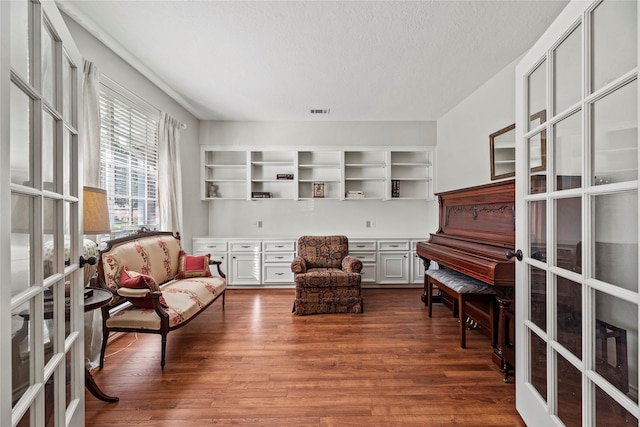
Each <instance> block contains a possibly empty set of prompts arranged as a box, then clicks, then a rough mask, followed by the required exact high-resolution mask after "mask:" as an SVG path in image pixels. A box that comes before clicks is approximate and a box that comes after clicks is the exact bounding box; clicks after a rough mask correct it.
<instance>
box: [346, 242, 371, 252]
mask: <svg viewBox="0 0 640 427" xmlns="http://www.w3.org/2000/svg"><path fill="white" fill-rule="evenodd" d="M375 250H376V242H375V240H369V241H367V240H349V252H351V251H375Z"/></svg>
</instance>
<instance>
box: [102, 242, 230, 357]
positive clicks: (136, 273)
mask: <svg viewBox="0 0 640 427" xmlns="http://www.w3.org/2000/svg"><path fill="white" fill-rule="evenodd" d="M209 258H210V257H209V256H208V255H205V256H202V257H191V256H189V255H187V254H185V253H184V252H183V251H182V249H181V246H180V240H179V236H174V235H173V234H172V233H170V232H146V233H140V234H136V235H133V236H128V237H123V238H121V239H115V240H112V241H110V242H108V243H107V247H106V248H105V249H104V250H102V251H101V252H100V261H99V263H98V282H99V284H100V285H101V286H102V287H104V288H106V289H108V290H110V291H111V292H112V293H113V299H112V301H111V303H110V304H108V305H106V306H104V307H102V316H103V321H102V322H103V325H102V326H103V342H102V349H101V352H100V367H103V366H104V355H105V350H106V346H107V339H108V337H109V334H110V333H111V332H144V333H153V334H159V335H161V336H162V358H161V361H160V366H161V367H162V368H163V369H164V364H165V356H166V347H167V334H168V333H169V332H170V331H172V330H174V329H178V328H180V327H182V326H184V325H185V324H187V323H188V322H189V321H190V320H191V319H193V318H194V317H196V316H197V315H198V314H199V313H201V312H202V311H203V310H204V309H206V308H207V307H208V306H209V305H211V304H212V303H213V302H214V301H215V300H216V299H218V298H219V297H220V296H222V307H223V308H224V295H225V290H226V286H227V283H226V279H225V275H224V273H223V272H222V271H221V270H220V262H219V261H210V260H209ZM210 264H211V265H216V266H217V269H218V274H219V277H217V276H212V275H211V272H210V271H209V265H210ZM127 302H128V303H129V304H126V303H127ZM116 307H118V308H120V309H119V310H114V308H116Z"/></svg>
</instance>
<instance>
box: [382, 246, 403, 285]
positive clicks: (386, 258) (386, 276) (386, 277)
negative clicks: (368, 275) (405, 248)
mask: <svg viewBox="0 0 640 427" xmlns="http://www.w3.org/2000/svg"><path fill="white" fill-rule="evenodd" d="M378 258H379V260H378V283H380V284H387V283H388V284H399V283H409V252H380V253H379V254H378Z"/></svg>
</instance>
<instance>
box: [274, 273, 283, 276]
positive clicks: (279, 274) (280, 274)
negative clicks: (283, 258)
mask: <svg viewBox="0 0 640 427" xmlns="http://www.w3.org/2000/svg"><path fill="white" fill-rule="evenodd" d="M283 274H284V273H276V276H282V275H283Z"/></svg>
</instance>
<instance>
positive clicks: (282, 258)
mask: <svg viewBox="0 0 640 427" xmlns="http://www.w3.org/2000/svg"><path fill="white" fill-rule="evenodd" d="M293 257H294V255H293V252H288V253H277V252H273V253H267V252H265V253H263V254H262V262H278V263H286V264H287V267H288V266H289V264H291V261H293Z"/></svg>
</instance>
